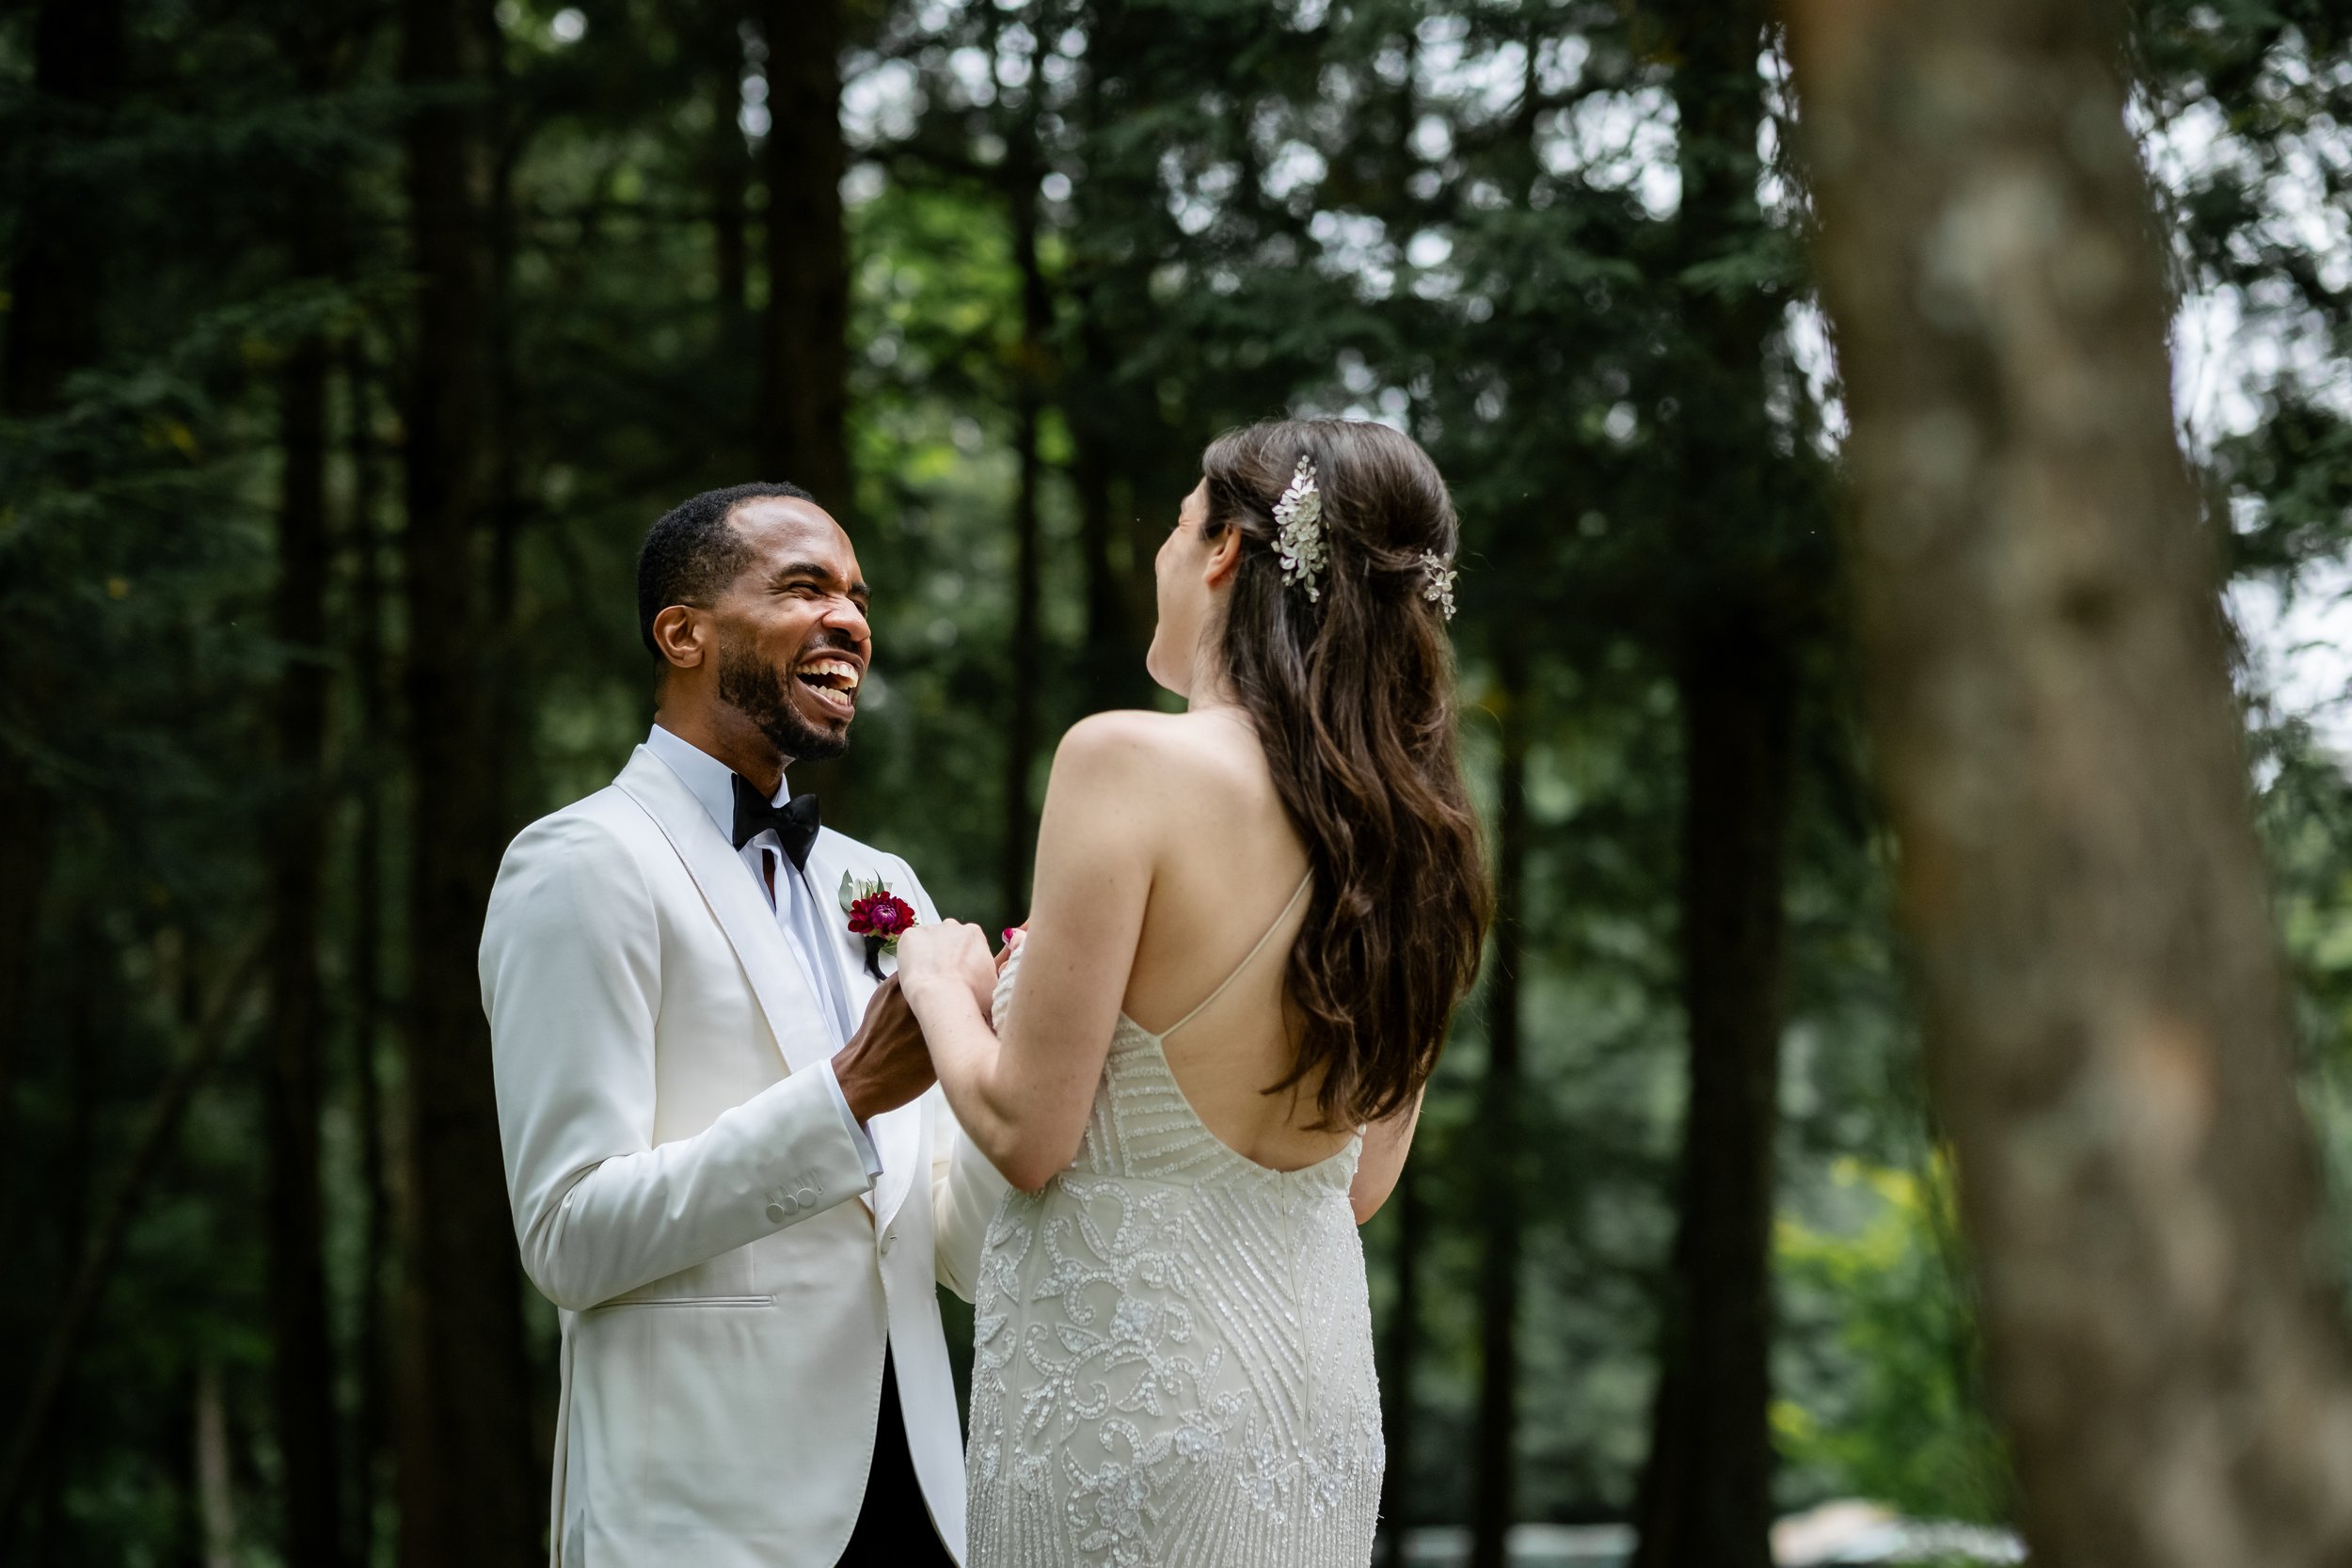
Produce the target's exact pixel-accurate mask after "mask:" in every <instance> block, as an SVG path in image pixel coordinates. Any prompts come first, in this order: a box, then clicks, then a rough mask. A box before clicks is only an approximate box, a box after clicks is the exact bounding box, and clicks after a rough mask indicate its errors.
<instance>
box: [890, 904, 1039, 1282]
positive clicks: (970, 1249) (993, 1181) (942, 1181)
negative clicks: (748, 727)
mask: <svg viewBox="0 0 2352 1568" xmlns="http://www.w3.org/2000/svg"><path fill="white" fill-rule="evenodd" d="M898 864H899V866H900V868H901V869H902V870H903V871H904V872H905V875H906V881H905V883H904V885H905V886H906V887H907V888H909V889H910V890H912V891H911V893H910V895H909V901H910V902H912V903H913V904H914V912H915V915H916V918H918V919H920V920H923V921H926V922H933V921H936V920H938V919H939V911H938V910H937V909H935V908H933V907H932V904H931V899H930V894H928V893H926V892H924V891H923V884H922V883H921V882H920V881H918V880H916V879H915V876H914V868H913V867H912V866H909V865H907V863H906V862H904V861H900V862H899V863H898ZM927 1092H928V1093H930V1095H932V1096H934V1097H935V1098H936V1101H937V1103H936V1104H935V1105H933V1106H932V1112H933V1115H932V1116H931V1117H930V1143H931V1147H930V1148H929V1149H927V1150H926V1151H925V1153H926V1155H927V1157H928V1158H929V1160H930V1172H929V1175H930V1187H931V1242H932V1245H933V1247H934V1249H935V1253H936V1256H935V1258H934V1259H933V1266H934V1272H935V1273H936V1274H937V1275H938V1278H939V1282H940V1283H941V1284H942V1285H945V1286H946V1287H947V1289H949V1290H950V1291H954V1292H955V1293H956V1294H957V1295H959V1296H961V1297H962V1298H963V1299H964V1300H965V1301H970V1300H972V1299H973V1297H974V1295H975V1294H977V1291H978V1290H979V1285H980V1247H981V1243H983V1242H985V1241H986V1240H987V1238H988V1225H989V1221H990V1220H992V1219H993V1218H994V1217H995V1215H996V1207H997V1205H998V1204H999V1203H1001V1202H1002V1201H1003V1200H1004V1196H1005V1195H1006V1194H1007V1193H1009V1192H1010V1191H1012V1183H1011V1182H1009V1181H1007V1180H1005V1179H1004V1178H1003V1177H1002V1176H1000V1175H998V1174H997V1172H996V1167H995V1166H994V1165H992V1164H989V1163H988V1157H987V1156H986V1155H983V1154H982V1153H981V1152H980V1151H979V1150H978V1149H977V1148H974V1147H973V1144H972V1140H971V1139H969V1138H967V1137H965V1136H964V1135H963V1128H962V1127H961V1124H959V1123H958V1122H957V1120H956V1114H955V1112H953V1111H952V1110H950V1109H948V1107H947V1097H946V1095H945V1094H944V1093H942V1092H941V1091H940V1089H939V1087H938V1086H937V1085H933V1086H932V1087H931V1088H930V1090H928V1091H927Z"/></svg>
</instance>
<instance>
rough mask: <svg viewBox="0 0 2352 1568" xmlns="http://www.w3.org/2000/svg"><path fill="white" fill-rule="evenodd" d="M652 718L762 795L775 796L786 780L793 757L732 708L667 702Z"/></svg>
mask: <svg viewBox="0 0 2352 1568" xmlns="http://www.w3.org/2000/svg"><path fill="white" fill-rule="evenodd" d="M653 721H654V722H655V723H657V724H659V725H660V726H661V727H662V728H663V729H665V730H668V731H669V732H670V733H671V734H672V735H674V736H677V737H678V738H679V739H680V740H683V741H685V742H686V743H687V744H688V745H690V746H692V747H695V748H697V749H698V750H700V751H703V752H707V753H708V754H709V755H711V756H714V757H717V758H718V759H719V760H720V761H721V762H723V763H725V764H726V765H727V766H728V767H729V768H733V769H734V770H735V771H736V772H738V773H740V774H741V775H743V778H744V781H745V782H746V783H748V784H750V785H751V786H752V787H753V788H754V789H756V790H758V791H759V792H760V793H761V794H762V795H766V796H773V795H774V794H775V792H776V791H777V790H778V789H779V788H781V787H782V786H783V784H784V769H785V767H786V765H787V764H788V763H789V762H790V761H791V760H792V759H791V758H789V757H787V756H786V755H785V754H784V753H783V752H779V751H777V750H776V748H775V743H774V742H773V741H771V740H770V739H769V738H768V737H767V736H764V735H762V734H760V733H759V730H758V728H757V726H755V725H754V724H753V723H751V722H750V721H748V720H746V719H744V718H743V717H742V716H741V715H740V714H738V713H736V712H735V710H734V709H732V708H721V709H719V710H718V711H716V712H713V711H712V710H710V709H707V708H701V707H694V706H687V705H673V704H669V703H664V704H663V705H661V707H660V710H659V711H657V712H656V713H655V714H654V716H653Z"/></svg>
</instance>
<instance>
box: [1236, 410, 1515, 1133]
mask: <svg viewBox="0 0 2352 1568" xmlns="http://www.w3.org/2000/svg"><path fill="white" fill-rule="evenodd" d="M1302 455H1303V456H1306V457H1308V458H1311V459H1312V460H1313V462H1314V466H1315V483H1316V487H1317V488H1318V489H1319V490H1320V491H1321V493H1322V497H1323V517H1322V527H1323V535H1324V542H1325V548H1326V550H1327V562H1326V565H1325V568H1324V571H1323V575H1322V577H1321V578H1320V580H1319V583H1318V587H1319V590H1320V597H1319V598H1316V599H1309V598H1308V597H1307V594H1306V591H1305V589H1303V588H1301V587H1296V586H1291V587H1285V586H1284V585H1283V582H1282V569H1281V562H1280V561H1279V559H1278V558H1277V556H1276V554H1275V550H1274V541H1275V537H1276V535H1277V534H1278V533H1279V528H1278V527H1277V525H1276V523H1275V521H1274V507H1275V503H1276V502H1277V501H1279V499H1281V496H1282V492H1283V491H1284V489H1285V488H1286V487H1288V485H1289V484H1290V483H1291V476H1292V474H1293V472H1294V471H1295V469H1296V467H1297V466H1298V460H1299V458H1300V457H1301V456H1302ZM1200 471H1201V474H1202V476H1203V477H1204V478H1205V479H1206V480H1207V481H1208V487H1209V488H1208V502H1209V512H1208V524H1207V527H1206V528H1205V529H1204V531H1203V532H1204V534H1205V536H1206V537H1207V538H1208V539H1209V540H1210V541H1212V542H1214V541H1216V540H1217V539H1220V538H1222V537H1223V536H1224V533H1225V531H1226V530H1227V529H1239V530H1240V531H1241V532H1242V535H1243V538H1244V539H1245V540H1246V541H1247V543H1246V544H1245V545H1244V547H1243V549H1242V555H1241V565H1240V569H1239V570H1238V571H1237V572H1236V574H1235V576H1234V578H1233V586H1232V594H1231V596H1230V598H1229V599H1228V602H1227V607H1226V614H1225V623H1224V625H1223V626H1222V627H1221V628H1219V629H1218V630H1217V631H1216V632H1215V633H1213V634H1212V635H1214V636H1215V637H1216V639H1217V641H1218V651H1219V653H1220V655H1221V658H1222V664H1223V668H1224V673H1225V676H1226V678H1227V680H1228V681H1230V682H1231V683H1232V689H1233V694H1234V696H1235V697H1236V698H1237V699H1238V700H1239V701H1240V703H1241V705H1242V706H1243V707H1244V708H1245V709H1246V710H1247V711H1248V714H1249V716H1250V718H1251V720H1252V721H1254V722H1255V723H1256V726H1257V731H1258V736H1259V739H1260V742H1261V743H1262V744H1263V746H1264V748H1265V753H1266V760H1267V762H1268V763H1269V764H1270V765H1271V767H1272V769H1273V773H1274V784H1275V788H1276V789H1277V790H1278V791H1279V793H1280V795H1281V798H1282V804H1283V806H1284V807H1285V808H1286V809H1287V810H1288V811H1289V813H1290V818H1291V822H1292V824H1293V825H1294V826H1295V828H1296V829H1297V830H1298V833H1299V836H1300V837H1301V838H1303V839H1304V840H1305V841H1306V845H1307V858H1308V862H1309V863H1310V864H1311V866H1312V868H1313V871H1314V893H1313V896H1312V901H1311V904H1310V905H1309V907H1308V911H1307V921H1306V925H1305V926H1304V927H1302V928H1301V930H1300V932H1299V937H1298V941H1297V942H1296V944H1295V946H1293V948H1292V949H1291V956H1290V965H1289V968H1288V970H1287V971H1286V973H1285V974H1284V976H1283V981H1284V986H1285V989H1286V991H1287V995H1288V997H1289V1000H1290V1002H1291V1004H1292V1005H1293V1006H1295V1007H1296V1008H1297V1009H1298V1012H1299V1014H1300V1016H1301V1019H1302V1021H1303V1027H1302V1029H1301V1031H1300V1033H1299V1037H1298V1046H1297V1057H1296V1059H1295V1062H1294V1064H1293V1066H1292V1069H1291V1072H1290V1075H1289V1076H1288V1077H1287V1078H1284V1079H1283V1080H1282V1081H1281V1082H1280V1083H1279V1084H1276V1085H1273V1086H1272V1087H1271V1088H1269V1089H1268V1090H1267V1091H1266V1092H1268V1093H1270V1094H1273V1093H1280V1092H1282V1091H1283V1090H1286V1089H1294V1088H1295V1086H1296V1085H1300V1084H1302V1083H1304V1082H1306V1081H1307V1080H1309V1079H1310V1078H1312V1077H1314V1076H1315V1075H1316V1074H1317V1073H1318V1072H1319V1073H1320V1074H1321V1082H1320V1084H1319V1085H1317V1087H1316V1091H1315V1099H1316V1103H1317V1108H1318V1110H1319V1111H1320V1113H1321V1124H1322V1125H1324V1126H1326V1127H1330V1126H1339V1125H1349V1124H1359V1123H1364V1122H1372V1121H1380V1120H1384V1119H1386V1118H1387V1117H1391V1116H1393V1115H1395V1114H1396V1113H1397V1112H1399V1111H1402V1110H1404V1109H1406V1107H1407V1106H1409V1105H1411V1104H1412V1103H1413V1101H1414V1097H1415V1096H1416V1095H1418V1094H1419V1093H1420V1091H1421V1087H1422V1085H1423V1084H1424V1083H1426V1082H1427V1081H1428V1078H1429V1074H1430V1072H1431V1070H1432V1069H1435V1068H1436V1067H1437V1065H1438V1053H1439V1051H1441V1050H1442V1049H1443V1048H1444V1045H1445V1033H1446V1024H1447V1022H1448V1021H1449V1020H1450V1019H1451V1018H1452V1016H1453V1013H1454V1006H1455V1005H1456V1004H1457V1003H1459V1002H1460V1001H1461V999H1462V997H1463V996H1464V995H1465V994H1466V993H1467V992H1468V991H1469V990H1470V986H1471V983H1472V982H1473V981H1475V980H1476V978H1477V976H1478V954H1479V948H1480V946H1481V945H1482V943H1483V942H1485V940H1486V927H1487V923H1488V922H1489V920H1490V919H1491V918H1492V916H1493V897H1492V895H1491V893H1490V892H1489V889H1488V885H1487V879H1486V857H1485V855H1484V854H1483V853H1482V851H1481V847H1480V843H1479V834H1478V819H1477V816H1476V815H1475V814H1474V813H1473V812H1472V811H1471V809H1470V791H1469V788H1468V787H1467V785H1466V784H1464V783H1463V779H1462V764H1461V758H1460V756H1459V754H1458V752H1456V750H1455V742H1454V717H1455V710H1454V651H1453V644H1452V643H1451V642H1450V641H1448V640H1447V637H1446V632H1445V622H1444V620H1443V619H1442V618H1441V616H1440V613H1439V610H1438V605H1437V604H1436V603H1435V602H1433V601H1432V600H1430V599H1429V598H1427V597H1425V596H1424V593H1423V590H1424V588H1425V587H1426V585H1427V583H1428V577H1427V574H1426V573H1425V571H1424V569H1423V566H1422V551H1424V550H1427V551H1433V552H1435V553H1436V554H1437V555H1438V557H1439V559H1440V560H1442V561H1444V562H1449V563H1450V562H1452V561H1453V559H1454V546H1455V545H1456V543H1457V541H1458V539H1459V534H1460V525H1459V523H1458V522H1457V520H1456V519H1455V517H1454V503H1453V501H1452V500H1451V499H1449V498H1448V497H1447V495H1446V488H1445V480H1444V479H1443V478H1442V477H1441V476H1440V475H1439V474H1438V466H1437V465H1436V464H1434V463H1432V462H1431V461H1430V460H1429V454H1428V453H1427V452H1424V451H1422V450H1421V448H1420V446H1419V445H1417V444H1416V443H1415V442H1414V441H1413V439H1412V438H1411V437H1410V436H1405V435H1401V434H1399V433H1398V432H1396V431H1393V430H1391V429H1390V428H1389V427H1388V426H1386V425H1379V424H1373V423H1370V422H1368V421H1360V420H1273V421H1269V422H1266V423H1263V424H1254V425H1248V426H1246V427H1244V428H1242V429H1239V430H1233V431H1229V432H1227V433H1226V434H1225V435H1223V436H1218V437H1217V438H1216V440H1215V441H1213V442H1211V443H1210V444H1209V450H1208V451H1206V452H1204V453H1202V454H1201V458H1200Z"/></svg>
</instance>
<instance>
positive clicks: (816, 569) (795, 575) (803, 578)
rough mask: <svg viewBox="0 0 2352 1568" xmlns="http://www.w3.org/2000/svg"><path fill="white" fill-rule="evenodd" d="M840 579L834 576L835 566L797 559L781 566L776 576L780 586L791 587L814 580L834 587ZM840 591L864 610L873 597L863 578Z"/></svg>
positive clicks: (823, 585) (777, 584) (824, 585)
mask: <svg viewBox="0 0 2352 1568" xmlns="http://www.w3.org/2000/svg"><path fill="white" fill-rule="evenodd" d="M840 581H841V579H840V578H837V577H835V576H834V571H833V568H832V567H830V566H828V565H826V564H825V563H824V562H821V561H795V562H792V563H791V564H790V565H787V566H785V567H783V568H781V569H780V570H779V571H778V572H777V573H776V576H775V583H776V586H777V587H779V588H785V587H789V586H790V585H791V584H793V583H796V582H814V583H816V584H817V585H818V586H819V587H822V588H827V589H834V588H836V586H837V585H838V584H839V583H840ZM838 591H839V592H840V593H842V594H846V595H847V596H848V597H849V598H850V599H851V600H853V601H855V603H856V605H857V607H858V608H859V609H860V610H864V609H865V608H866V605H867V603H868V602H870V601H871V600H872V598H873V594H871V593H870V592H869V591H868V590H867V589H866V584H865V583H864V582H863V581H862V580H861V581H858V582H852V583H850V585H849V586H848V587H847V588H840V589H839V590H838Z"/></svg>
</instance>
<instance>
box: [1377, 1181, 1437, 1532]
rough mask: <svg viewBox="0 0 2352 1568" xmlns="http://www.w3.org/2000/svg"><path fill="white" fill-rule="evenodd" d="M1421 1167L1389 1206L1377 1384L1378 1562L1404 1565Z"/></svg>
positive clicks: (1424, 1219) (1422, 1222)
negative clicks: (1388, 1294)
mask: <svg viewBox="0 0 2352 1568" xmlns="http://www.w3.org/2000/svg"><path fill="white" fill-rule="evenodd" d="M1421 1183H1422V1178H1421V1174H1420V1171H1419V1168H1418V1167H1417V1166H1416V1165H1415V1164H1413V1163H1412V1162H1411V1161H1410V1160H1407V1161H1406V1163H1405V1168H1404V1169H1403V1170H1400V1171H1399V1172H1397V1175H1396V1192H1395V1195H1394V1196H1392V1197H1391V1200H1390V1207H1391V1208H1392V1209H1394V1210H1395V1211H1396V1263H1395V1268H1396V1299H1395V1301H1394V1302H1393V1303H1392V1304H1391V1307H1390V1311H1389V1332H1388V1346H1387V1354H1385V1355H1384V1356H1383V1357H1382V1361H1383V1363H1384V1365H1383V1366H1382V1368H1381V1379H1380V1387H1381V1392H1382V1393H1383V1394H1384V1395H1385V1396H1386V1399H1385V1404H1386V1406H1387V1408H1386V1409H1385V1410H1384V1411H1383V1412H1382V1413H1381V1425H1382V1427H1383V1428H1384V1429H1385V1431H1384V1436H1385V1439H1386V1445H1387V1448H1388V1450H1389V1463H1388V1468H1387V1469H1386V1470H1385V1471H1383V1472H1382V1474H1381V1477H1380V1540H1381V1543H1382V1547H1381V1555H1380V1561H1381V1562H1382V1563H1384V1564H1386V1565H1387V1568H1403V1564H1404V1562H1405V1532H1406V1530H1407V1529H1409V1528H1411V1527H1412V1485H1413V1438H1414V1435H1415V1423H1414V1413H1413V1368H1414V1366H1415V1364H1416V1363H1417V1362H1418V1361H1419V1360H1420V1358H1421V1249H1422V1246H1423V1245H1425V1244H1426V1237H1425V1236H1424V1234H1423V1232H1424V1231H1426V1229H1427V1228H1428V1223H1429V1221H1428V1213H1427V1208H1428V1206H1427V1204H1426V1203H1425V1202H1424V1201H1423V1199H1422V1193H1421Z"/></svg>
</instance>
